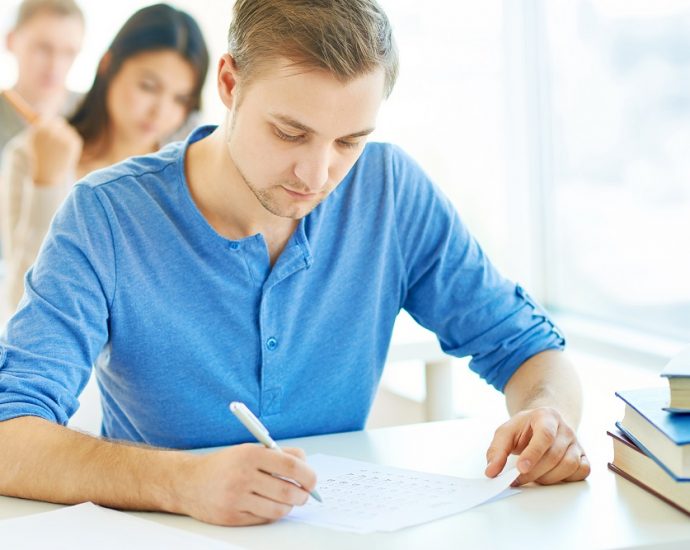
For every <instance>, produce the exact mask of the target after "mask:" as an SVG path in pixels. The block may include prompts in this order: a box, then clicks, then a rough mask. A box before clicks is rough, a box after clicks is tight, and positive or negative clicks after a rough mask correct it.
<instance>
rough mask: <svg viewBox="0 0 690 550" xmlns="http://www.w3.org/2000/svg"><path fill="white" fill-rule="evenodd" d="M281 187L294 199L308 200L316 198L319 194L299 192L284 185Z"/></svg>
mask: <svg viewBox="0 0 690 550" xmlns="http://www.w3.org/2000/svg"><path fill="white" fill-rule="evenodd" d="M281 187H282V188H283V190H284V191H285V192H286V193H287V194H288V195H290V196H291V197H292V198H293V199H297V200H302V201H308V200H312V199H314V198H316V196H317V193H298V192H297V191H292V190H291V189H288V188H287V187H284V186H282V185H281Z"/></svg>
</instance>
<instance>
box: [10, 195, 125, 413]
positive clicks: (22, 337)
mask: <svg viewBox="0 0 690 550" xmlns="http://www.w3.org/2000/svg"><path fill="white" fill-rule="evenodd" d="M114 262H115V259H114V251H113V246H112V239H111V232H110V226H109V224H108V221H107V218H106V215H105V211H104V209H103V207H102V206H101V203H100V202H99V200H98V199H97V198H96V196H95V192H94V190H93V189H91V188H88V187H79V186H77V188H75V190H74V192H73V193H72V194H70V196H69V198H68V199H67V201H66V202H65V205H64V207H63V208H61V209H60V211H59V212H58V214H57V216H56V217H55V221H54V223H53V225H52V227H51V230H50V232H49V234H48V236H47V238H46V240H45V243H44V245H43V248H42V249H41V254H40V255H39V257H38V259H37V261H36V263H35V265H34V266H33V267H32V268H31V269H30V270H29V272H28V274H27V277H26V279H25V280H26V296H27V299H25V300H23V301H22V302H21V303H20V305H19V307H18V308H17V312H16V313H15V315H14V316H13V317H12V319H10V321H9V322H8V324H7V328H6V330H5V334H4V335H3V337H2V338H0V420H5V419H9V418H13V417H16V416H23V415H32V416H40V417H42V418H45V419H47V420H52V421H55V422H58V423H60V424H65V423H66V422H67V420H68V419H69V417H70V416H71V415H72V414H74V412H75V411H76V409H77V407H78V405H79V404H78V396H79V393H80V392H81V390H82V389H83V387H84V385H85V384H86V382H87V381H88V379H89V375H90V372H91V366H92V364H93V363H94V361H95V360H96V357H97V356H98V354H99V353H100V351H101V350H102V349H103V346H104V345H105V343H106V341H107V338H108V315H109V314H108V310H109V304H110V301H111V300H112V297H113V293H114V287H115V272H114Z"/></svg>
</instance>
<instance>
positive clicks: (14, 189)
mask: <svg viewBox="0 0 690 550" xmlns="http://www.w3.org/2000/svg"><path fill="white" fill-rule="evenodd" d="M207 68H208V51H207V49H206V45H205V43H204V39H203V36H202V34H201V30H200V29H199V27H198V25H197V23H196V22H195V21H194V19H193V18H192V17H191V16H190V15H188V14H187V13H185V12H182V11H180V10H177V9H175V8H172V7H170V6H168V5H166V4H156V5H154V6H149V7H146V8H143V9H141V10H139V11H138V12H136V13H135V14H134V15H133V16H132V17H130V18H129V20H128V21H127V22H126V23H125V24H124V26H123V27H122V29H121V30H120V31H119V32H118V34H117V36H116V37H115V39H114V40H113V42H112V44H111V45H110V47H109V48H108V50H107V52H106V53H105V54H104V55H103V57H102V59H101V62H100V64H99V66H98V71H97V74H96V77H95V79H94V82H93V85H92V86H91V89H90V90H89V91H88V92H87V94H86V96H85V97H84V100H83V102H82V103H81V105H80V106H79V107H78V108H77V111H76V112H75V114H74V115H73V116H72V117H71V118H70V119H69V120H67V121H66V120H64V119H61V118H54V119H50V120H41V121H40V122H38V123H37V124H35V125H34V126H32V127H31V128H29V129H28V130H27V131H25V132H23V133H22V134H20V135H19V136H17V137H16V138H15V139H14V140H13V141H11V142H10V143H9V144H8V145H7V148H6V151H5V156H4V159H3V162H2V177H1V178H0V183H1V185H2V189H1V193H2V197H1V200H0V208H1V210H2V211H1V212H0V219H1V221H2V245H3V250H4V257H5V269H6V274H5V281H4V286H5V299H6V312H7V313H11V312H13V311H14V309H15V308H16V306H17V304H18V302H19V300H20V298H21V296H22V294H23V292H24V274H25V272H26V271H27V269H28V268H29V267H30V266H31V264H33V262H34V260H35V259H36V256H37V254H38V249H39V247H40V244H41V242H42V241H43V238H44V237H45V235H46V233H47V231H48V227H49V225H50V221H51V219H52V217H53V215H54V213H55V211H56V210H57V208H58V207H59V205H60V204H61V203H62V201H63V199H64V198H65V196H66V195H67V193H68V192H69V190H70V188H71V187H72V185H73V184H74V183H75V182H76V181H77V180H79V179H81V178H82V177H83V176H85V175H86V174H88V173H89V172H92V171H94V170H97V169H99V168H104V167H106V166H109V165H111V164H114V163H116V162H119V161H121V160H124V159H126V158H128V157H131V156H135V155H143V154H146V153H150V152H153V151H155V150H157V149H158V148H159V146H160V144H161V143H162V140H163V139H164V138H165V137H166V136H169V135H171V134H172V133H174V132H175V131H176V130H177V129H179V128H180V126H181V125H182V124H183V123H184V121H185V119H186V117H187V115H188V114H189V113H190V112H192V111H197V110H198V109H199V107H200V101H201V89H202V86H203V83H204V79H205V77H206V71H207Z"/></svg>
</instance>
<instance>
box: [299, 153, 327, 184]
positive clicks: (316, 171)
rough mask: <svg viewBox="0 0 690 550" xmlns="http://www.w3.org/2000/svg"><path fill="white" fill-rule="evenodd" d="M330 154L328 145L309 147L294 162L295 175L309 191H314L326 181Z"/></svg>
mask: <svg viewBox="0 0 690 550" xmlns="http://www.w3.org/2000/svg"><path fill="white" fill-rule="evenodd" d="M330 162H331V155H330V151H329V149H328V147H318V148H317V147H311V148H309V149H305V150H304V154H303V156H302V157H301V158H300V159H299V160H298V161H297V163H296V164H295V176H297V178H298V179H299V181H301V182H303V183H304V184H305V185H306V186H307V187H308V188H309V192H311V193H315V192H317V191H320V190H321V189H323V187H325V186H326V184H327V183H328V173H329V171H330Z"/></svg>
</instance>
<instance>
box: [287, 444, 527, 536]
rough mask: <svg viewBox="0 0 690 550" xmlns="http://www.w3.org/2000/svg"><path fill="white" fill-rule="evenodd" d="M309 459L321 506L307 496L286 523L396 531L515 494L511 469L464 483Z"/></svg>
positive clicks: (335, 459) (360, 464) (337, 460)
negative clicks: (316, 477) (321, 501)
mask: <svg viewBox="0 0 690 550" xmlns="http://www.w3.org/2000/svg"><path fill="white" fill-rule="evenodd" d="M307 461H308V462H309V464H310V465H311V466H312V467H313V468H314V470H315V471H316V475H317V476H318V479H319V481H318V486H317V488H316V489H317V491H318V492H319V494H320V495H321V497H322V498H323V503H319V502H317V501H316V500H314V499H313V498H310V499H309V500H308V501H307V503H306V504H305V505H304V506H296V507H295V508H293V510H292V512H290V514H289V515H288V516H287V519H288V520H292V521H299V522H304V523H309V524H312V525H319V526H321V527H330V528H332V529H339V530H343V531H353V532H356V533H370V532H373V531H396V530H398V529H402V528H404V527H409V526H412V525H419V524H420V523H426V522H429V521H432V520H435V519H438V518H442V517H445V516H450V515H452V514H457V513H458V512H462V511H464V510H467V509H469V508H472V507H474V506H477V505H479V504H482V503H484V502H487V501H489V500H492V499H494V498H497V497H499V496H509V495H511V494H514V493H518V492H519V491H517V490H515V489H510V484H511V483H512V482H513V481H514V480H515V478H517V477H518V475H519V473H518V471H517V469H515V468H513V469H511V470H508V471H506V472H503V473H502V474H501V475H500V476H498V477H496V478H494V479H489V478H480V479H464V478H460V477H453V476H445V475H438V474H428V473H424V472H417V471H415V470H404V469H401V468H391V467H389V466H382V465H380V464H373V463H370V462H361V461H359V460H350V459H347V458H340V457H336V456H330V455H323V454H315V455H311V456H309V457H308V459H307Z"/></svg>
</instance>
